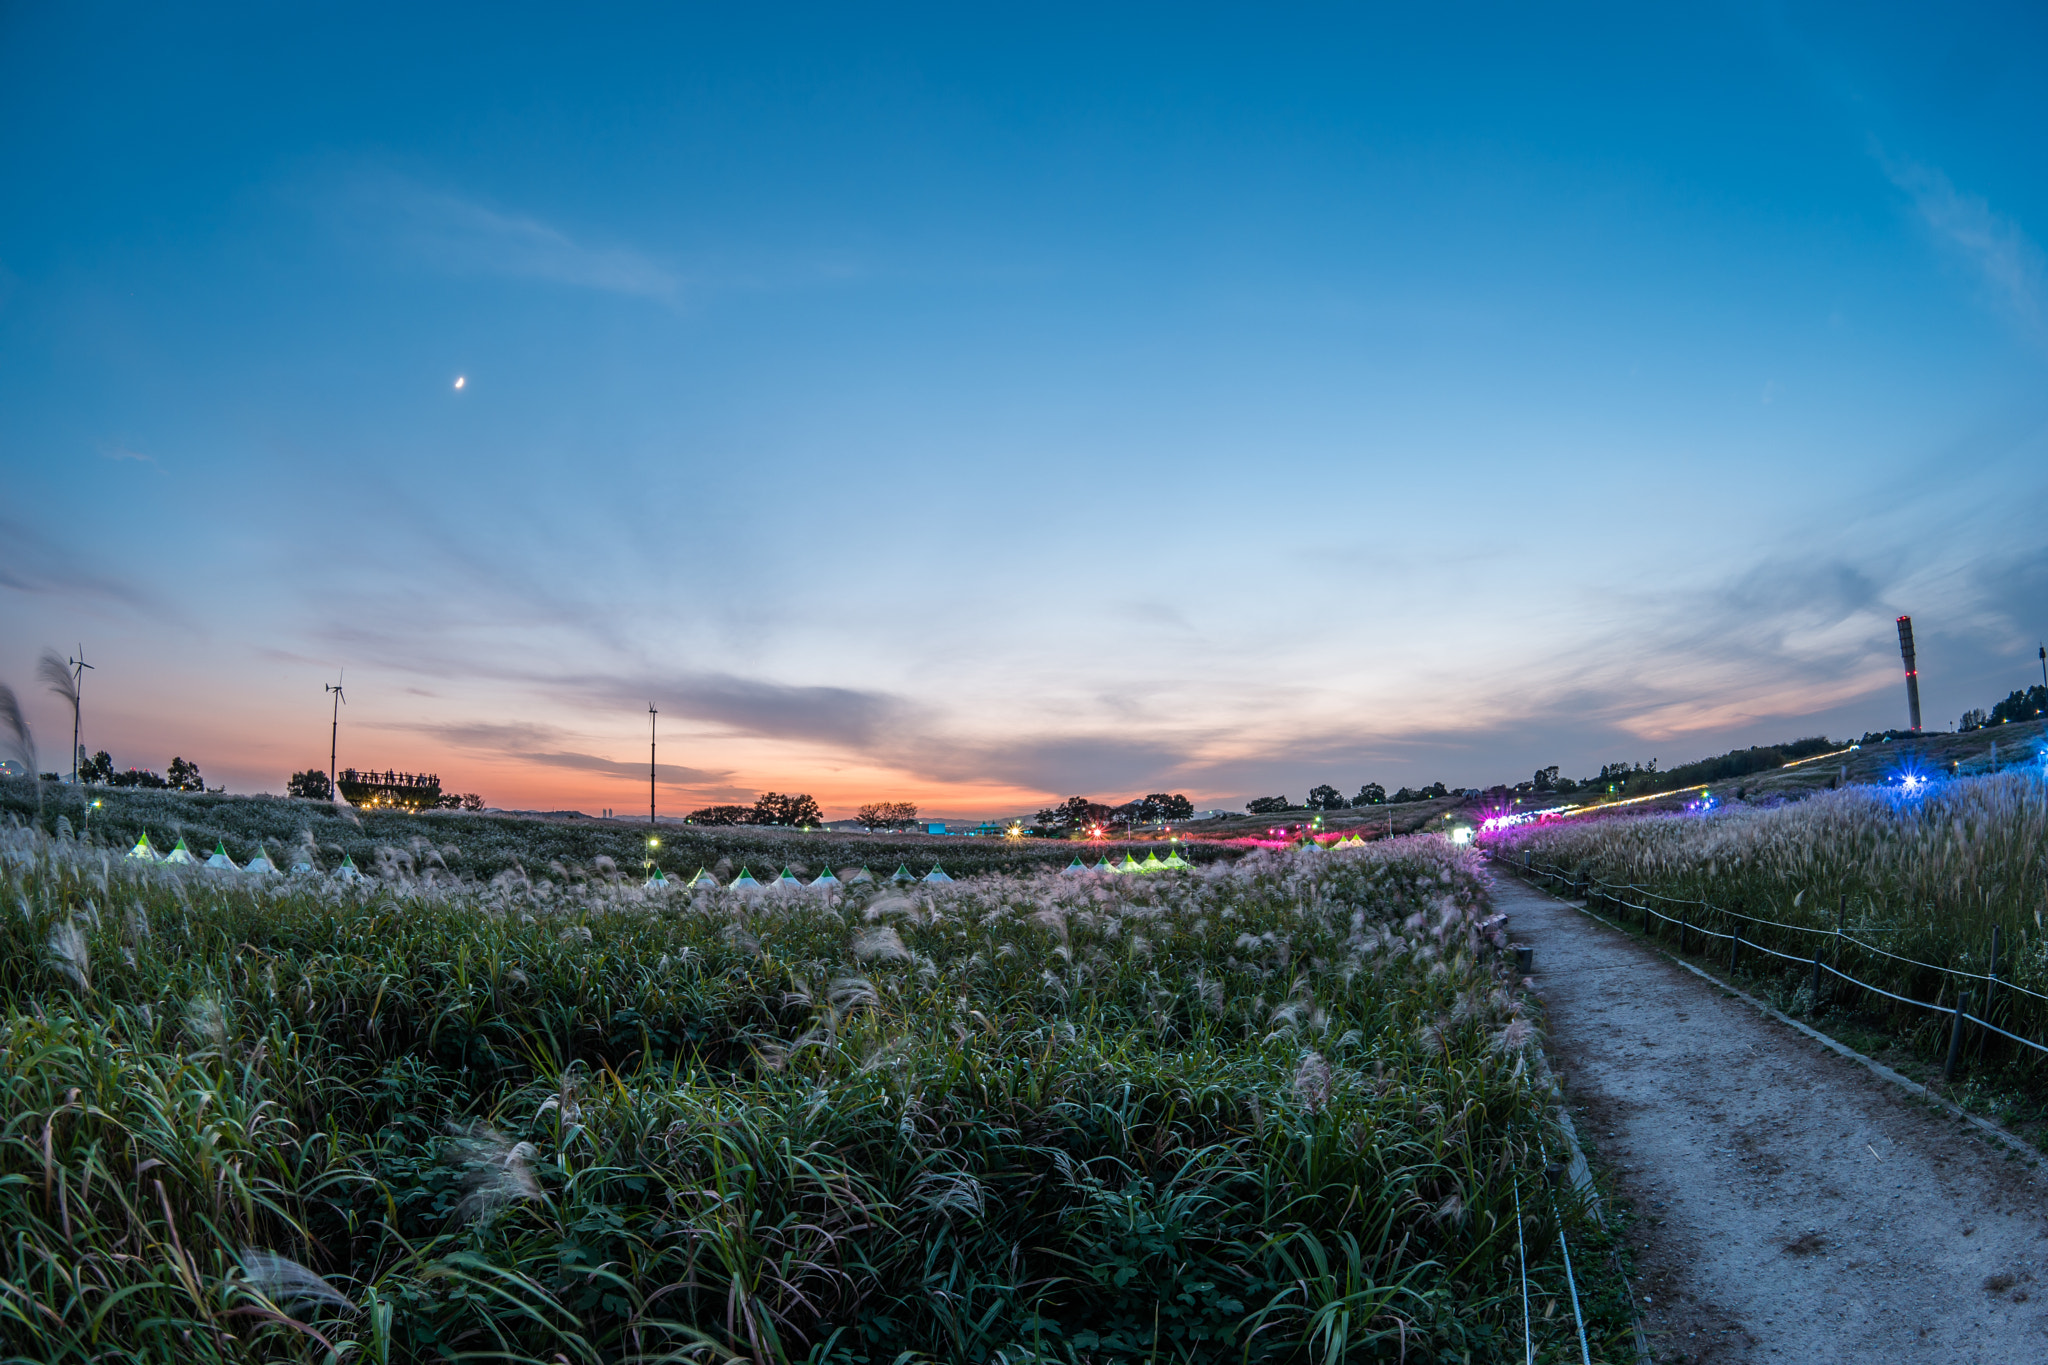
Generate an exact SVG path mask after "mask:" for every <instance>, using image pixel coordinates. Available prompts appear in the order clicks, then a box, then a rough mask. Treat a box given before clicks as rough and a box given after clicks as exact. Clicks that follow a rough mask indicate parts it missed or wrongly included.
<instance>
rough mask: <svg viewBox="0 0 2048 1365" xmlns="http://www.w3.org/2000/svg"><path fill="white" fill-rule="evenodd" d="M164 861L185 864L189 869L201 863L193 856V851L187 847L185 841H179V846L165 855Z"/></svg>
mask: <svg viewBox="0 0 2048 1365" xmlns="http://www.w3.org/2000/svg"><path fill="white" fill-rule="evenodd" d="M164 861H165V862H167V863H183V864H184V865H186V866H188V867H193V866H197V865H198V862H199V860H198V859H197V858H195V857H193V856H192V850H191V849H189V848H187V847H185V841H184V840H183V839H180V840H178V846H177V847H176V848H174V849H172V850H171V851H170V852H169V853H166V854H165V855H164Z"/></svg>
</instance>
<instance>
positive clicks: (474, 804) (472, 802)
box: [462, 792, 484, 810]
mask: <svg viewBox="0 0 2048 1365" xmlns="http://www.w3.org/2000/svg"><path fill="white" fill-rule="evenodd" d="M462 808H463V809H464V810H482V809H483V808H484V799H483V798H482V797H481V796H478V795H477V794H476V793H475V792H464V793H463V794H462Z"/></svg>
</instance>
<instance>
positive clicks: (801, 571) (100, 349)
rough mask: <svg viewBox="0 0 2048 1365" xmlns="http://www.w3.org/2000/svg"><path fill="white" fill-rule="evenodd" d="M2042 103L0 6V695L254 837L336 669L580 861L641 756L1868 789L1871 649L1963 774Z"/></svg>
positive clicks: (1942, 50)
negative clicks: (1826, 743) (80, 718)
mask: <svg viewBox="0 0 2048 1365" xmlns="http://www.w3.org/2000/svg"><path fill="white" fill-rule="evenodd" d="M2044 58H2048V43H2044V22H2043V19H2042V16H2041V15H2040V13H2039V11H2038V10H2033V11H2030V10H2029V9H2027V8H2024V7H2017V6H2015V7H2003V8H2001V7H1979V8H1967V7H1964V8H1947V9H1943V10H1941V11H1939V12H1938V13H1936V12H1933V11H1925V12H1921V13H1918V14H1906V13H1898V14H1884V13H1876V14H1873V13H1871V12H1870V11H1868V10H1867V9H1863V8H1852V7H1846V6H1845V7H1840V8H1837V9H1832V10H1823V9H1810V8H1780V7H1762V6H1737V7H1723V8H1701V9H1696V10H1693V11H1688V12H1684V13H1673V14H1671V15H1669V16H1661V15H1656V14H1646V13H1644V12H1643V11H1642V7H1623V6H1615V7H1611V8H1605V9H1592V8H1585V9H1575V10H1545V11H1541V12H1536V11H1530V10H1529V9H1527V7H1499V8H1482V7H1459V8H1444V9H1434V10H1428V11H1419V10H1414V9H1412V8H1405V7H1404V8H1402V9H1399V10H1394V9H1387V10H1382V11H1373V10H1360V9H1358V8H1356V7H1329V8H1296V9H1290V10H1286V11H1282V12H1275V11H1273V10H1272V9H1271V7H1262V8H1251V7H1245V8H1237V9H1227V8H1206V9H1200V10H1190V9H1188V8H1185V7H1156V8H1138V7H1124V8H1119V9H1116V10H1114V11H1111V12H1104V11H1102V10H1101V9H1100V8H1099V7H1093V8H1081V7H1076V8H1071V9H1059V8H1052V7H1045V6H1038V7H1032V8H1029V9H1023V8H1019V9H1014V10H1008V11H993V10H989V11H980V12H976V13H975V14H972V15H963V14H962V13H960V12H959V11H957V10H955V9H948V8H938V7H933V8H929V9H924V10H911V9H894V10H888V11H869V10H862V11H860V12H854V11H848V10H845V9H844V8H843V7H841V8H834V9H826V8H817V9H801V8H795V7H787V8H781V9H776V10H772V11H762V12H760V13H755V14H749V15H739V16H735V15H731V14H725V13H720V12H717V11H713V10H709V9H705V10H700V11H694V12H682V11H677V10H673V9H668V8H649V9H645V10H639V11H634V10H626V9H611V10H606V11H603V12H601V13H593V14H590V15H582V16H577V17H575V18H574V19H573V20H571V19H566V18H565V16H564V15H563V13H562V12H560V11H558V10H553V9H539V8H530V9H520V8H516V7H505V6H499V7H491V8H488V9H486V8H473V9H468V10H461V11H458V10H454V9H450V10H447V11H445V12H432V13H429V12H422V11H419V10H418V9H417V8H416V7H413V8H395V7H394V8H390V9H385V10H382V11H378V10H374V9H367V8H364V7H348V8H339V7H337V8H333V9H328V10H313V9H310V8H309V9H307V10H306V11H304V12H300V13H280V12H278V11H276V10H275V9H274V8H269V7H261V8H259V7H250V8H246V9H240V10H237V9H233V8H230V7H216V8H215V10H214V11H213V12H212V13H211V14H209V15H205V16H200V17H197V18H195V17H191V16H184V15H178V14H173V13H166V12H162V11H159V10H153V9H145V8H142V7H129V8H106V9H93V8H90V7H62V8H58V7H39V8H30V7H22V6H16V7H12V8H8V9H5V10H0V127H4V128H5V129H6V130H7V131H6V133H5V134H4V136H0V177H4V181H5V183H6V184H7V185H8V187H9V190H8V193H7V194H6V196H5V197H4V200H0V472H4V474H5V477H6V480H7V485H6V486H7V490H8V492H7V497H6V498H5V500H4V503H0V625H4V627H5V628H4V630H0V679H6V680H8V681H11V682H13V683H14V685H15V686H16V687H17V688H21V689H25V688H26V685H27V682H28V679H29V676H30V672H31V670H32V668H33V663H34V659H35V656H36V654H37V653H38V652H39V650H40V649H41V648H42V647H43V646H45V645H52V646H56V647H58V648H59V649H60V650H62V651H65V652H69V651H70V650H71V649H73V648H74V647H75V646H77V645H78V644H80V643H83V644H84V645H85V648H86V650H87V654H88V657H89V658H92V659H93V660H94V661H95V662H96V663H99V662H100V661H101V660H104V661H105V662H104V664H103V665H102V666H101V667H100V668H99V669H98V670H97V671H96V672H95V674H94V675H93V676H92V677H91V678H90V679H89V681H88V684H87V685H88V688H89V689H91V691H90V694H89V701H88V706H89V711H88V721H87V729H88V734H87V736H86V738H87V742H88V744H89V746H90V747H93V748H101V747H105V748H108V749H110V750H112V751H113V752H114V754H115V756H116V758H117V760H119V761H120V762H122V763H123V764H124V765H126V764H129V763H137V764H146V765H148V766H153V767H160V766H161V765H162V764H164V763H166V762H168V760H169V758H170V757H171V755H172V754H173V753H179V754H183V755H185V756H187V757H193V758H196V759H198V760H199V761H200V762H201V765H202V767H203V768H204V769H205V770H206V771H207V773H208V774H209V776H210V777H212V778H213V779H214V780H216V781H225V782H227V783H228V785H229V786H230V787H231V788H232V789H238V790H265V789H268V790H278V789H280V788H281V786H282V782H283V778H284V775H285V774H286V773H287V772H289V771H291V770H292V769H294V768H297V767H302V766H307V765H308V764H311V763H313V762H314V761H315V760H316V759H318V760H324V758H325V740H326V735H325V733H324V732H325V728H326V727H325V724H324V722H325V719H326V710H325V706H324V703H323V699H322V695H321V692H320V684H321V683H322V682H323V681H329V680H332V678H333V677H334V676H335V674H336V670H338V669H342V668H346V669H347V678H348V682H349V689H350V690H349V709H348V712H347V715H346V717H345V720H346V724H345V726H344V729H343V745H342V748H343V750H344V752H343V754H342V761H343V763H344V764H348V763H350V762H355V763H358V764H362V765H375V766H378V767H387V766H389V767H434V768H437V769H438V770H439V771H441V772H442V773H443V775H444V777H446V778H447V779H448V780H449V781H450V783H451V784H452V785H455V786H457V787H461V788H465V789H468V788H475V789H478V790H482V791H484V792H485V794H486V795H487V796H489V797H491V799H492V800H493V801H497V802H502V803H504V804H511V805H522V806H540V807H560V806H579V807H582V808H585V809H593V810H594V809H598V808H601V807H604V806H613V807H618V808H632V807H635V806H636V805H638V804H639V803H640V802H642V801H643V800H644V793H645V782H644V774H645V768H644V762H645V739H644V736H645V724H646V707H647V705H648V703H649V702H650V701H651V702H653V703H654V704H656V705H657V706H659V707H660V708H661V711H662V721H661V724H662V731H663V746H664V747H663V763H664V768H663V774H662V776H663V788H664V795H663V799H664V803H665V804H667V805H670V806H671V807H672V808H675V809H683V808H687V807H688V806H691V805H695V804H701V803H703V802H706V801H710V800H715V799H733V798H745V797H750V796H751V795H752V794H753V793H754V792H756V791H759V790H764V789H778V790H788V789H792V788H794V789H798V790H810V791H815V792H818V793H819V794H820V795H821V796H823V797H824V798H825V799H826V804H827V806H828V808H829V809H833V810H834V811H835V812H836V811H839V810H844V809H846V808H848V807H850V806H851V805H852V804H855V803H857V802H858V801H860V800H863V799H871V798H881V797H899V796H908V797H911V798H913V799H917V800H919V801H920V802H921V803H922V804H923V805H925V807H926V808H927V809H931V810H939V811H947V812H952V813H961V814H966V813H994V812H997V811H1008V810H1013V809H1019V808H1027V807H1029V806H1030V805H1031V804H1032V803H1033V802H1034V801H1036V800H1037V799H1038V798H1040V797H1043V796H1061V795H1068V794H1075V793H1085V794H1089V795H1094V796H1098V797H1120V796H1125V795H1129V794H1132V793H1136V792H1141V791H1149V790H1162V789H1163V790H1185V791H1188V792H1189V793H1191V794H1194V795H1197V796H1198V798H1199V799H1201V800H1202V801H1203V803H1204V804H1208V803H1215V804H1225V803H1227V804H1233V805H1234V804H1237V803H1240V802H1242V801H1243V800H1244V799H1245V798H1246V797H1248V796H1252V795H1260V794H1270V793H1274V792H1282V793H1285V794H1288V795H1291V796H1296V797H1299V796H1300V795H1301V793H1302V791H1304V790H1306V788H1307V787H1308V786H1310V785H1312V784H1314V783H1317V782H1324V781H1328V782H1331V783H1333V784H1335V785H1338V786H1340V787H1343V788H1344V789H1345V790H1347V791H1348V790H1355V789H1356V787H1357V786H1358V785H1359V784H1360V783H1361V782H1363V781H1365V780H1368V779H1372V780H1378V781H1382V782H1384V783H1386V784H1387V785H1388V786H1389V787H1392V786H1394V785H1398V784H1400V783H1403V782H1412V783H1421V782H1426V781H1430V780H1433V779H1441V780H1444V781H1447V782H1452V783H1469V784H1478V783H1483V782H1491V781H1495V780H1500V779H1503V778H1508V779H1512V778H1516V777H1520V776H1524V775H1526V774H1527V772H1529V771H1530V770H1533V768H1534V767H1536V766H1538V765H1540V764H1548V763H1559V764H1562V765H1563V766H1564V768H1565V769H1566V771H1567V772H1574V771H1591V770H1592V769H1594V768H1596V767H1597V766H1598V765H1599V764H1600V763H1602V762H1605V761H1610V760H1614V759H1629V760H1642V759H1648V758H1650V757H1652V756H1655V757H1659V758H1661V759H1663V760H1664V761H1665V762H1666V763H1667V764H1668V763H1670V762H1674V761H1680V760H1683V759H1688V758H1692V757H1697V756H1699V755H1700V754H1703V753H1707V752H1712V751H1717V750H1719V749H1721V748H1725V747H1728V746H1729V745H1731V744H1735V743H1751V742H1759V741H1768V740H1771V739H1777V738H1788V737H1791V736H1793V735H1796V734H1807V733H1813V732H1816V731H1822V730H1825V731H1827V732H1829V733H1833V734H1836V735H1840V734H1844V733H1860V732H1861V731H1862V730H1864V729H1866V728H1879V727H1883V726H1886V725H1896V724H1903V719H1904V718H1903V714H1902V713H1903V701H1902V697H1901V695H1900V694H1901V693H1902V688H1901V687H1900V685H1899V681H1898V676H1897V674H1898V668H1897V656H1896V650H1895V641H1894V636H1893V633H1892V624H1891V621H1892V617H1893V616H1895V615H1897V614H1898V613H1899V612H1902V611H1903V612H1910V613H1912V614H1913V615H1914V617H1915V620H1916V624H1917V626H1918V631H1919V637H1920V643H1921V667H1922V674H1923V694H1924V696H1925V699H1926V705H1927V713H1928V716H1929V719H1930V722H1938V723H1941V724H1952V723H1953V721H1954V718H1955V716H1957V715H1959V714H1960V713H1961V712H1962V711H1963V710H1964V709H1965V708H1966V707H1972V706H1979V705H1988V704H1989V703H1990V702H1991V701H1994V700H1996V699H1997V698H1998V697H2002V696H2003V695H2004V694H2005V692H2006V691H2008V690H2010V689H2011V688H2013V687H2017V686H2024V685H2026V684H2028V683H2029V682H2032V681H2038V680H2039V676H2038V669H2037V667H2036V665H2035V661H2034V649H2035V644H2036V641H2037V640H2038V639H2039V638H2040V637H2041V635H2042V634H2043V633H2044V631H2048V620H2044V617H2048V608H2044V589H2048V545H2044V542H2043V538H2042V536H2041V534H2040V530H2039V527H2040V524H2041V517H2042V513H2043V511H2044V510H2048V497H2044V485H2048V474H2044V472H2043V471H2044V470H2048V460H2044V458H2043V456H2044V454H2048V385H2044V383H2043V380H2044V378H2048V304H2044V287H2048V286H2044V281H2043V270H2042V261H2043V256H2042V249H2041V246H2040V242H2041V239H2042V233H2043V232H2044V231H2048V228H2044V226H2043V225H2044V223H2048V201H2044V196H2048V175H2044V170H2048V166H2044V164H2043V163H2044V160H2048V145H2044V144H2043V141H2042V139H2041V138H2040V137H2039V136H2038V130H2039V129H2040V128H2042V127H2044V126H2048V108H2044V105H2048V79H2044V74H2048V72H2044ZM458 377H462V378H463V380H464V384H463V387H462V388H461V389H459V390H458V389H457V388H455V386H454V385H455V380H456V379H457V378H458ZM33 714H34V715H35V717H36V719H37V720H38V721H39V724H40V732H41V733H42V734H43V735H44V736H45V737H46V740H47V738H48V737H50V736H54V735H55V734H57V733H58V731H59V730H60V729H61V728H62V726H61V725H60V723H59V720H58V713H57V710H56V706H55V703H54V702H50V701H47V699H42V698H39V699H38V700H37V701H36V704H35V710H34V712H33ZM45 747H46V748H48V749H51V750H52V751H61V749H62V744H61V742H60V743H54V744H51V743H46V745H45ZM636 775H637V776H636Z"/></svg>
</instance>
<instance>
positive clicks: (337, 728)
mask: <svg viewBox="0 0 2048 1365" xmlns="http://www.w3.org/2000/svg"><path fill="white" fill-rule="evenodd" d="M346 672H347V670H346V669H344V670H342V672H341V673H337V674H335V675H334V681H333V682H331V683H322V684H320V688H321V690H322V691H323V692H332V693H333V694H334V728H333V729H331V730H329V731H328V732H327V795H328V798H329V799H330V800H331V799H333V797H334V796H335V794H336V793H338V792H339V791H340V790H341V787H340V786H339V785H338V784H337V783H336V782H335V780H334V779H335V771H334V755H335V752H336V751H337V750H338V749H339V748H340V747H341V704H342V703H343V702H344V701H347V700H348V698H346V697H344V696H342V695H341V679H342V676H343V674H344V673H346Z"/></svg>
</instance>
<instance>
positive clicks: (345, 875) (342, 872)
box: [334, 853, 370, 882]
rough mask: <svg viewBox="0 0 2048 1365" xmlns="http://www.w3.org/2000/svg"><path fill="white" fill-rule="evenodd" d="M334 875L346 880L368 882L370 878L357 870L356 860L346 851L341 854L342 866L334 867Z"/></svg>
mask: <svg viewBox="0 0 2048 1365" xmlns="http://www.w3.org/2000/svg"><path fill="white" fill-rule="evenodd" d="M334 875H335V876H337V877H339V878H341V880H343V881H345V882H366V881H368V880H370V879H369V878H368V877H365V876H364V875H363V874H362V873H360V872H358V871H357V870H356V860H355V859H353V858H351V857H349V856H348V854H346V853H344V854H342V855H341V866H340V867H337V868H335V869H334Z"/></svg>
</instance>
